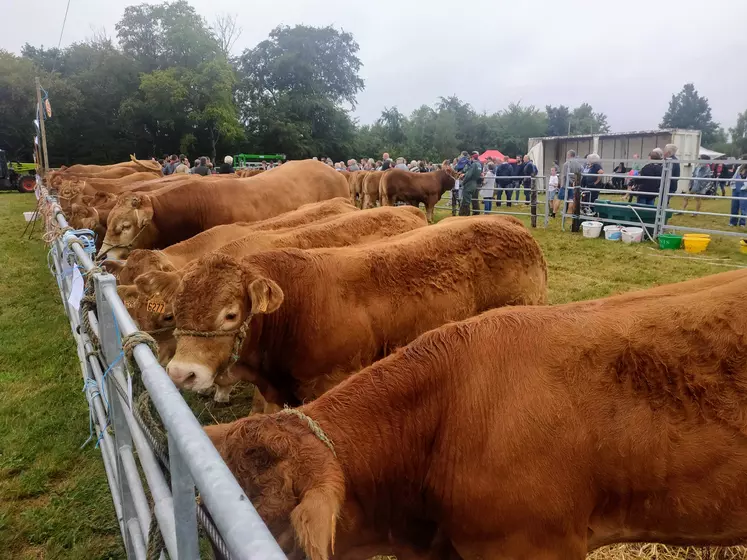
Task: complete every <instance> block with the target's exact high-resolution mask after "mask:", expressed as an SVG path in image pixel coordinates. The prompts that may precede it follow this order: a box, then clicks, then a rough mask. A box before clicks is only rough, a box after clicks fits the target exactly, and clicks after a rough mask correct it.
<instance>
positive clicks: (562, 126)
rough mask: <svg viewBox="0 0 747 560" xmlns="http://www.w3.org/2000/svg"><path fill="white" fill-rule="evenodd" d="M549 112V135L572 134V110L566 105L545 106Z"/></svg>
mask: <svg viewBox="0 0 747 560" xmlns="http://www.w3.org/2000/svg"><path fill="white" fill-rule="evenodd" d="M545 112H546V113H547V135H548V136H566V135H567V134H570V131H571V128H570V125H571V111H570V109H569V108H568V107H566V106H565V105H559V106H558V107H553V106H552V105H546V106H545Z"/></svg>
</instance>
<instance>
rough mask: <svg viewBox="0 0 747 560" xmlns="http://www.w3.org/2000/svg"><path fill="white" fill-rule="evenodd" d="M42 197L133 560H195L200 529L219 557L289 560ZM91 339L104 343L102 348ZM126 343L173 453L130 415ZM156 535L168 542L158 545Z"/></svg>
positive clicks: (106, 280)
mask: <svg viewBox="0 0 747 560" xmlns="http://www.w3.org/2000/svg"><path fill="white" fill-rule="evenodd" d="M37 197H38V198H39V199H40V200H39V202H40V204H39V208H40V213H41V214H42V215H43V216H44V217H45V227H46V238H47V240H48V241H49V242H50V252H49V265H50V270H51V271H52V273H53V274H54V277H55V279H56V280H57V285H58V287H59V290H60V296H61V297H62V301H63V303H64V305H65V312H66V314H67V316H68V319H69V321H70V329H71V331H72V334H73V338H74V339H75V342H76V347H77V352H78V358H79V361H80V365H81V371H82V374H83V381H84V390H85V395H86V399H87V400H88V404H89V407H90V414H91V431H92V434H91V436H92V438H95V440H96V442H97V443H98V445H99V446H100V449H101V457H102V460H103V462H104V468H105V470H106V477H107V480H108V482H109V487H110V489H111V493H112V500H113V502H114V509H115V512H116V515H117V520H118V522H119V527H120V530H121V532H122V538H123V541H124V546H125V550H126V553H127V557H128V558H133V559H137V560H142V559H145V558H146V557H147V556H152V555H153V554H154V551H155V554H156V555H158V554H160V555H161V556H163V549H165V550H166V551H167V552H168V555H169V556H170V557H171V558H172V559H179V560H187V559H189V560H194V559H196V558H199V542H198V521H199V523H200V525H202V527H203V529H204V531H205V534H206V535H207V537H208V538H209V539H210V541H211V542H212V543H213V550H214V551H215V552H216V554H217V555H219V556H223V557H225V558H234V559H236V560H239V559H242V560H243V559H247V560H248V559H262V560H275V559H278V560H279V559H282V558H285V556H284V555H283V553H282V551H281V550H280V548H279V546H278V545H277V543H276V542H275V540H274V538H273V537H272V535H271V533H270V532H269V530H268V529H267V527H266V526H265V525H264V523H263V521H262V519H261V518H260V517H259V515H258V514H257V512H256V510H255V509H254V507H253V506H252V504H251V502H250V501H249V499H248V498H247V497H246V495H245V494H244V492H243V491H242V489H241V487H240V486H239V484H238V483H237V482H236V480H235V479H234V477H233V475H232V474H231V472H230V471H229V469H228V467H227V466H226V465H225V463H224V462H223V460H222V459H221V457H220V455H219V454H218V452H217V450H216V449H215V447H214V446H213V444H212V443H211V441H210V439H209V438H208V437H207V435H206V434H205V432H204V430H203V429H202V428H201V427H200V424H199V423H198V422H197V419H196V418H195V417H194V415H193V414H192V411H191V410H190V408H189V407H188V406H187V404H186V402H185V401H184V399H183V398H182V396H181V394H180V393H179V391H178V390H177V388H176V387H175V386H174V384H173V383H172V382H171V379H169V377H168V375H167V374H166V372H165V371H164V369H163V368H162V367H161V366H160V365H159V364H158V360H157V358H156V357H155V356H154V355H153V352H152V351H151V349H150V348H149V347H148V346H147V345H146V344H143V343H139V344H138V343H137V338H133V337H137V333H139V331H138V327H137V325H136V324H135V323H134V321H133V320H132V318H131V317H130V315H129V313H128V312H127V309H126V308H125V305H124V303H123V302H122V300H121V299H120V298H119V296H118V295H117V289H116V282H115V279H114V277H113V276H111V275H110V274H106V273H104V272H103V271H101V270H100V269H98V267H96V265H95V263H94V262H93V261H92V260H91V255H90V251H89V250H88V248H89V245H90V243H91V239H89V238H88V236H87V235H86V234H85V232H75V231H72V228H70V227H69V226H68V223H67V220H66V219H65V216H64V215H63V213H62V210H61V208H60V206H59V205H58V204H57V201H56V199H55V198H54V197H53V196H52V195H51V194H50V193H49V191H48V190H47V189H46V188H45V186H44V185H43V184H42V183H41V182H40V181H37ZM86 278H88V279H89V280H88V282H92V284H89V287H90V288H91V289H92V292H93V294H94V295H95V309H96V311H95V313H94V312H93V311H90V310H88V309H87V308H86V307H84V308H83V309H84V311H83V315H81V314H80V312H79V306H78V302H79V301H80V297H81V295H82V290H83V283H84V279H86ZM89 295H90V294H89ZM92 304H93V302H92V301H91V305H92ZM82 323H84V324H83V325H82ZM89 333H91V334H93V336H94V337H95V338H98V341H99V346H100V348H96V347H95V345H94V343H93V341H92V340H91V338H92V337H91V336H89ZM123 340H129V341H130V342H134V344H130V345H129V349H130V350H131V354H130V357H131V358H132V360H134V363H136V365H137V369H139V370H140V372H141V374H140V378H141V379H142V384H143V385H144V388H145V390H147V392H148V396H149V398H150V400H151V402H152V404H153V405H154V407H155V409H156V410H157V412H158V415H159V416H160V418H161V420H162V422H163V426H164V428H165V430H166V432H167V433H168V444H167V449H159V446H158V443H157V442H156V441H155V439H154V438H153V437H152V435H151V434H149V433H148V431H147V429H144V428H143V426H142V425H141V422H140V421H139V418H138V416H137V414H136V411H135V410H134V409H133V399H132V395H133V392H132V385H133V382H138V383H140V381H139V379H137V378H133V372H132V371H130V368H129V367H128V366H127V359H126V356H125V354H126V353H128V352H125V350H126V349H123ZM125 345H126V346H127V343H126V344H125ZM138 462H139V464H140V467H141V469H142V472H143V475H144V478H145V482H146V484H147V489H148V491H149V494H150V497H151V500H152V503H153V506H152V507H151V505H150V503H149V500H148V498H147V496H146V491H145V486H144V485H143V480H142V478H141V476H140V473H139V472H138V466H137V464H138ZM195 490H196V491H197V492H199V496H200V502H201V503H200V504H199V505H198V503H197V500H196V493H195ZM158 532H160V535H162V542H160V541H159V540H158V539H156V536H157V533H158ZM149 548H150V550H149ZM159 549H160V550H159Z"/></svg>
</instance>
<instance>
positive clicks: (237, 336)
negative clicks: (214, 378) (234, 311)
mask: <svg viewBox="0 0 747 560" xmlns="http://www.w3.org/2000/svg"><path fill="white" fill-rule="evenodd" d="M253 317H254V314H253V313H249V315H247V317H246V319H245V320H244V322H243V323H241V325H240V326H239V328H237V329H232V330H230V331H195V330H191V329H174V336H175V337H176V338H179V337H181V336H195V337H199V338H223V337H229V336H230V337H233V339H234V340H233V349H232V350H231V357H230V358H229V360H228V365H226V367H225V369H223V370H221V371H216V375H218V374H220V373H223V372H224V371H228V370H229V369H230V368H231V366H233V365H234V364H235V363H236V362H238V361H239V356H240V355H241V347H242V346H243V345H244V340H245V339H246V335H247V334H249V324H250V323H251V322H252V318H253Z"/></svg>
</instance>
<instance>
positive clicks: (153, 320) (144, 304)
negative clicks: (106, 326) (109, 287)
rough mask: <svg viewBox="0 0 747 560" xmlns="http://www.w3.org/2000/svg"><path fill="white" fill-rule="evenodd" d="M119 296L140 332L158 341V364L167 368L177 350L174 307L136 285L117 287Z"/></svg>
mask: <svg viewBox="0 0 747 560" xmlns="http://www.w3.org/2000/svg"><path fill="white" fill-rule="evenodd" d="M117 294H118V295H119V298H120V299H121V300H122V301H123V302H124V304H125V307H126V308H127V311H128V312H129V313H130V316H131V317H132V318H133V319H134V320H135V322H136V323H137V326H138V327H139V328H140V330H142V331H145V332H147V333H148V334H150V335H151V336H152V337H153V338H154V339H155V340H156V342H157V343H158V362H159V363H160V364H161V365H162V366H165V365H166V364H167V363H168V362H169V360H170V359H171V357H172V356H173V355H174V352H175V350H176V339H175V338H174V309H173V306H172V305H171V303H170V302H166V301H163V300H161V299H159V298H158V296H154V297H148V296H146V295H145V294H143V293H142V292H140V290H138V289H137V286H134V285H121V286H117Z"/></svg>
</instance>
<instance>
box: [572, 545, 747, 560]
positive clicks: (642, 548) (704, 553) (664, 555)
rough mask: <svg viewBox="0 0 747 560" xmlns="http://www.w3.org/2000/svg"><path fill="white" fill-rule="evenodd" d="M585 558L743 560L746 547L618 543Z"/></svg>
mask: <svg viewBox="0 0 747 560" xmlns="http://www.w3.org/2000/svg"><path fill="white" fill-rule="evenodd" d="M586 558H587V560H634V559H636V560H641V559H645V560H744V559H747V548H745V547H743V546H734V547H729V548H722V547H716V546H713V547H694V546H688V547H676V546H665V545H663V544H653V543H646V544H620V545H614V546H607V547H604V548H600V549H599V550H595V551H594V552H592V553H591V554H589V555H588V556H587V557H586Z"/></svg>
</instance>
